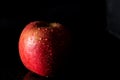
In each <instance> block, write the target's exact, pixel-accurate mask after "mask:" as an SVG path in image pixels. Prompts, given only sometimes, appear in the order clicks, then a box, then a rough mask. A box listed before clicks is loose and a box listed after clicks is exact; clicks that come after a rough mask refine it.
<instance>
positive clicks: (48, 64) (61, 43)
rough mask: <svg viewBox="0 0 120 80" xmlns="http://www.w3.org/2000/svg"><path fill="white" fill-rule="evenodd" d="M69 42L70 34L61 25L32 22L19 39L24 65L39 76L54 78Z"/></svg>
mask: <svg viewBox="0 0 120 80" xmlns="http://www.w3.org/2000/svg"><path fill="white" fill-rule="evenodd" d="M68 40H69V33H68V32H67V30H66V29H65V28H64V27H63V26H62V25H61V24H59V23H51V24H48V23H46V22H42V21H34V22H30V23H29V24H28V25H26V26H25V28H24V29H23V31H22V33H21V35H20V39H19V54H20V58H21V60H22V63H23V64H24V66H25V67H26V68H27V69H29V70H31V71H33V72H35V73H37V74H38V75H41V76H53V75H54V73H55V71H56V69H57V67H58V65H59V64H60V60H61V59H62V57H61V56H62V54H63V53H64V49H65V48H66V47H67V43H68Z"/></svg>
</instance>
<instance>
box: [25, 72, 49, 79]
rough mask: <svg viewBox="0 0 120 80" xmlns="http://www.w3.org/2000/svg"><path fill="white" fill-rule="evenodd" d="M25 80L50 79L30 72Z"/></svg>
mask: <svg viewBox="0 0 120 80" xmlns="http://www.w3.org/2000/svg"><path fill="white" fill-rule="evenodd" d="M23 80H48V79H47V78H45V77H41V76H38V75H37V74H35V73H33V72H30V71H29V72H28V73H27V74H26V75H25V76H24V78H23Z"/></svg>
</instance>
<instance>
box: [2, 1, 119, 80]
mask: <svg viewBox="0 0 120 80" xmlns="http://www.w3.org/2000/svg"><path fill="white" fill-rule="evenodd" d="M48 3H49V2H48ZM95 3H96V2H95ZM82 4H84V5H82ZM46 5H47V6H46ZM46 5H44V4H42V3H41V4H39V5H36V6H34V7H26V8H25V9H26V11H22V9H21V8H17V10H16V11H15V9H14V8H12V7H10V8H12V9H11V10H10V11H9V8H8V9H7V10H8V11H7V10H6V12H4V11H2V12H3V15H2V14H1V17H0V54H1V55H0V80H23V78H24V77H25V75H27V73H28V72H29V71H28V70H27V69H26V68H25V67H24V66H23V64H22V62H21V60H20V58H19V52H18V40H19V36H20V33H21V31H22V30H23V28H24V27H25V25H26V24H27V23H29V22H30V21H34V20H44V21H48V22H54V21H57V22H60V23H62V24H63V25H65V26H66V27H67V28H68V29H69V30H70V31H71V33H72V36H73V42H72V47H71V49H70V51H69V52H70V53H69V62H68V65H66V69H67V70H66V71H65V76H62V75H61V76H59V77H57V78H56V79H55V80H69V79H73V80H79V79H82V80H84V79H103V78H104V79H108V78H113V77H115V76H117V75H118V74H117V73H116V72H117V71H118V67H119V66H118V65H119V56H118V55H119V53H120V50H119V45H120V40H119V39H118V38H116V37H114V36H113V35H112V34H110V33H108V31H107V30H106V26H107V25H106V3H105V2H104V1H103V2H102V1H101V3H100V2H97V3H96V4H94V3H93V2H81V3H77V2H69V3H62V2H61V3H58V4H54V5H51V4H46ZM17 7H18V6H17ZM33 8H34V9H33ZM20 12H21V14H19V13H20ZM30 12H33V13H30ZM4 13H8V14H4ZM29 77H35V78H37V79H38V80H42V78H38V76H35V75H34V74H32V76H31V75H30V76H29ZM37 79H35V80H37ZM29 80H30V79H29ZM43 80H44V79H43ZM45 80H46V79H45ZM52 80H53V79H52Z"/></svg>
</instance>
